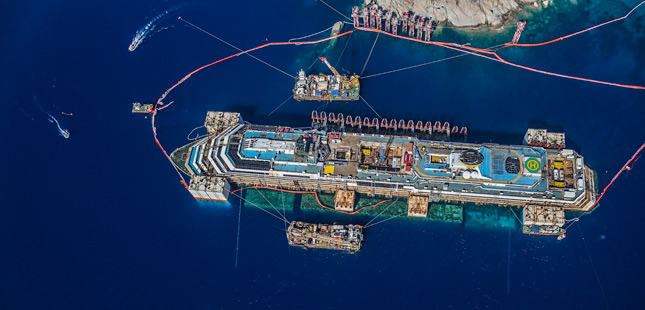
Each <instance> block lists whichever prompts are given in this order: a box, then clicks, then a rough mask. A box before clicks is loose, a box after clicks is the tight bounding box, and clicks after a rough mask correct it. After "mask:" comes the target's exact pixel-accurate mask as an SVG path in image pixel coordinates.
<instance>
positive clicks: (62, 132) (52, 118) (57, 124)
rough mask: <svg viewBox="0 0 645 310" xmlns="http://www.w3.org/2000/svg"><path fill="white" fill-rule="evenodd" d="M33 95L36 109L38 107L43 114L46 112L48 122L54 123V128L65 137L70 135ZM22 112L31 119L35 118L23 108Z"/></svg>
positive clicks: (67, 137)
mask: <svg viewBox="0 0 645 310" xmlns="http://www.w3.org/2000/svg"><path fill="white" fill-rule="evenodd" d="M33 97H34V103H35V104H36V106H37V107H38V109H40V112H42V113H44V114H47V120H48V121H49V122H50V123H52V124H55V125H56V129H57V130H58V134H59V135H61V136H62V137H64V138H65V139H69V136H70V134H69V130H67V129H65V128H64V127H63V126H61V125H60V122H59V121H58V119H56V117H54V116H53V115H52V114H51V113H49V112H47V111H45V109H44V108H43V107H42V106H41V105H40V103H39V102H38V98H37V97H36V95H33ZM23 112H24V113H25V116H28V117H29V118H31V120H32V121H35V120H36V119H34V118H33V117H32V116H31V115H29V114H28V113H27V112H25V111H24V110H23Z"/></svg>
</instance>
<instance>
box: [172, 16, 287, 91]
mask: <svg viewBox="0 0 645 310" xmlns="http://www.w3.org/2000/svg"><path fill="white" fill-rule="evenodd" d="M179 20H181V21H183V22H184V23H186V24H188V25H190V26H192V27H193V28H195V29H197V30H199V31H201V32H203V33H205V34H207V35H209V36H211V37H213V38H215V39H217V40H219V41H221V42H223V43H225V44H226V45H228V46H230V47H232V48H234V49H236V50H238V51H240V52H244V51H243V50H242V49H241V48H239V47H237V46H235V45H233V44H231V43H228V42H226V41H224V40H223V39H221V38H219V37H217V36H216V35H214V34H212V33H210V32H208V31H206V30H204V29H202V28H199V27H197V26H195V25H194V24H192V23H191V22H189V21H187V20H185V19H183V18H181V16H180V17H179ZM244 53H245V54H246V55H248V56H249V57H251V58H253V59H255V60H257V61H259V62H261V63H263V64H265V65H267V66H269V67H271V68H273V69H275V70H277V71H279V72H281V73H283V74H285V75H286V76H288V77H290V78H292V79H295V78H296V77H295V76H293V75H291V74H289V73H287V72H284V71H283V70H281V69H278V68H277V67H276V66H274V65H272V64H269V63H268V62H266V61H264V60H262V59H260V58H257V57H255V56H253V55H251V54H249V53H247V52H244Z"/></svg>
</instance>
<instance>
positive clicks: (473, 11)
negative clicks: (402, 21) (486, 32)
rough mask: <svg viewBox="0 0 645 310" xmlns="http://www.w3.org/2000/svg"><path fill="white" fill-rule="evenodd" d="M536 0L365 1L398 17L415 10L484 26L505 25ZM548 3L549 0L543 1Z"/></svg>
mask: <svg viewBox="0 0 645 310" xmlns="http://www.w3.org/2000/svg"><path fill="white" fill-rule="evenodd" d="M537 2H538V1H536V0H371V1H370V0H365V4H368V3H376V4H378V5H379V6H380V7H381V8H383V9H385V10H388V11H394V12H396V13H397V15H398V16H401V15H402V14H403V12H408V11H412V12H414V13H415V14H416V15H419V16H423V17H429V18H432V19H433V20H436V21H438V22H446V21H447V22H450V23H451V24H453V25H455V26H457V27H475V26H481V25H492V26H498V27H499V26H502V25H503V23H504V18H505V17H507V16H508V15H509V13H512V12H514V11H517V10H519V9H520V8H521V5H526V4H536V3H537ZM540 2H546V3H544V5H547V4H548V2H549V0H546V1H540Z"/></svg>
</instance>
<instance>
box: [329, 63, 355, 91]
mask: <svg viewBox="0 0 645 310" xmlns="http://www.w3.org/2000/svg"><path fill="white" fill-rule="evenodd" d="M320 60H321V61H322V62H324V63H325V65H327V68H329V70H331V72H333V73H334V75H335V76H336V77H337V78H338V79H339V80H340V82H341V83H343V86H345V88H346V89H352V88H354V87H358V85H359V83H358V75H353V76H352V77H351V78H349V80H347V78H345V77H344V76H342V75H341V74H340V73H339V72H338V70H336V68H334V67H333V66H332V65H331V64H330V63H329V61H327V58H325V57H320Z"/></svg>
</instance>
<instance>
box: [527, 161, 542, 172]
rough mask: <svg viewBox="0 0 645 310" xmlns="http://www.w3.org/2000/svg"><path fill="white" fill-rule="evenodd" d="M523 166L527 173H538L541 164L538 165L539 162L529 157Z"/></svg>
mask: <svg viewBox="0 0 645 310" xmlns="http://www.w3.org/2000/svg"><path fill="white" fill-rule="evenodd" d="M524 166H525V167H526V170H528V171H529V172H531V173H537V172H539V171H540V166H541V164H540V161H538V160H537V159H535V158H533V157H531V158H529V159H527V160H526V161H525V162H524Z"/></svg>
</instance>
